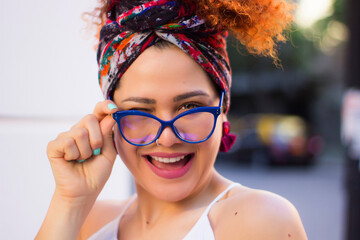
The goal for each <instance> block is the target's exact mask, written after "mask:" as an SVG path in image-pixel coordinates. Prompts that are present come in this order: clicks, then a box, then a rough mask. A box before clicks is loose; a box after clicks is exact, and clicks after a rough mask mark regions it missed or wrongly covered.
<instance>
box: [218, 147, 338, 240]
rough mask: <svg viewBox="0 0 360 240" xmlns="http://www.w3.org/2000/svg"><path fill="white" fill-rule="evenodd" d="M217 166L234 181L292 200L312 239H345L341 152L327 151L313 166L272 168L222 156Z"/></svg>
mask: <svg viewBox="0 0 360 240" xmlns="http://www.w3.org/2000/svg"><path fill="white" fill-rule="evenodd" d="M216 169H217V170H218V171H219V172H220V173H221V174H222V175H224V176H226V177H227V178H229V179H231V180H233V181H236V182H239V183H241V184H243V185H246V186H248V187H252V188H257V189H264V190H268V191H271V192H274V193H277V194H279V195H281V196H283V197H285V198H287V199H288V200H290V201H291V202H292V203H293V204H294V205H295V207H296V208H297V209H298V211H299V213H300V216H301V218H302V221H303V224H304V227H305V230H306V232H307V234H308V238H309V239H310V240H343V239H344V237H343V235H344V219H345V216H344V210H345V208H344V207H345V189H344V184H343V166H342V164H341V154H339V153H337V154H335V155H334V154H325V155H323V156H322V157H321V159H319V162H318V163H317V164H315V165H314V166H311V167H269V166H264V165H250V164H239V163H237V162H233V161H229V160H222V159H218V161H217V163H216Z"/></svg>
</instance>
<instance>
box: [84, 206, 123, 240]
mask: <svg viewBox="0 0 360 240" xmlns="http://www.w3.org/2000/svg"><path fill="white" fill-rule="evenodd" d="M126 203H127V200H125V201H120V200H98V201H96V202H95V204H94V206H93V208H92V209H91V211H90V213H89V215H88V216H87V218H86V220H85V222H84V224H83V226H82V228H81V230H80V236H79V239H88V238H89V237H90V236H91V235H93V234H94V233H96V232H97V231H99V230H100V229H101V228H102V227H103V226H105V225H106V224H107V223H109V222H111V221H112V220H114V219H115V218H117V217H118V216H120V214H121V212H122V210H123V208H124V207H125V205H126Z"/></svg>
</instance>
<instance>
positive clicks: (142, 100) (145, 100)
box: [122, 90, 209, 104]
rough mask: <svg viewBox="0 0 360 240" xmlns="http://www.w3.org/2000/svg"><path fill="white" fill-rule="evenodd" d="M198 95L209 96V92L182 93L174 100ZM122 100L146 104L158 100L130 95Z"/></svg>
mask: <svg viewBox="0 0 360 240" xmlns="http://www.w3.org/2000/svg"><path fill="white" fill-rule="evenodd" d="M196 96H208V97H209V94H207V93H206V92H204V91H201V90H197V91H192V92H187V93H184V94H180V95H178V96H176V97H174V98H173V101H174V102H178V101H181V100H184V99H187V98H191V97H196ZM122 102H137V103H144V104H155V103H156V100H155V99H152V98H143V97H129V98H126V99H124V100H123V101H122Z"/></svg>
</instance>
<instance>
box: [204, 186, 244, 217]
mask: <svg viewBox="0 0 360 240" xmlns="http://www.w3.org/2000/svg"><path fill="white" fill-rule="evenodd" d="M238 185H240V183H231V184H230V185H229V186H228V187H227V188H226V189H225V190H224V191H223V192H222V193H220V194H219V195H217V197H216V198H215V199H214V200H213V201H212V202H211V203H210V204H209V205H208V206H207V208H206V209H205V211H204V213H203V214H202V216H207V215H208V214H209V211H210V209H211V207H212V206H213V205H214V204H215V203H216V202H217V201H219V200H220V199H221V198H222V197H224V196H225V194H226V193H227V192H228V191H230V189H232V188H233V187H235V186H238Z"/></svg>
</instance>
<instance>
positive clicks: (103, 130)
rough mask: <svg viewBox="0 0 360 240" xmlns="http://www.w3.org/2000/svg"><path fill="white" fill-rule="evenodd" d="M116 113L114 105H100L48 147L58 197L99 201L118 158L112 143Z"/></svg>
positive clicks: (108, 102)
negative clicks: (97, 198)
mask: <svg viewBox="0 0 360 240" xmlns="http://www.w3.org/2000/svg"><path fill="white" fill-rule="evenodd" d="M116 111H117V107H116V106H115V105H114V103H113V102H112V101H110V100H106V101H103V102H99V103H98V104H97V105H96V107H95V109H94V112H93V114H89V115H87V116H85V117H84V118H83V119H81V120H80V122H78V123H77V124H76V125H74V126H73V127H72V128H71V129H70V130H69V131H67V132H64V133H61V134H59V136H58V137H57V138H56V139H55V140H54V141H51V142H50V143H49V144H48V148H47V155H48V158H49V160H50V164H51V167H52V171H53V174H54V177H55V182H56V188H55V195H57V197H61V198H64V200H66V201H70V202H71V201H87V199H89V200H90V199H91V200H93V201H94V200H95V199H96V197H97V196H98V194H99V193H100V191H101V190H102V188H103V187H104V185H105V183H106V181H107V180H108V178H109V176H110V173H111V170H112V167H113V164H114V161H115V158H116V150H115V148H114V144H113V139H112V128H113V126H114V124H115V121H114V119H113V118H112V116H111V114H112V113H114V112H116ZM91 200H90V201H91Z"/></svg>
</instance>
